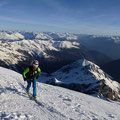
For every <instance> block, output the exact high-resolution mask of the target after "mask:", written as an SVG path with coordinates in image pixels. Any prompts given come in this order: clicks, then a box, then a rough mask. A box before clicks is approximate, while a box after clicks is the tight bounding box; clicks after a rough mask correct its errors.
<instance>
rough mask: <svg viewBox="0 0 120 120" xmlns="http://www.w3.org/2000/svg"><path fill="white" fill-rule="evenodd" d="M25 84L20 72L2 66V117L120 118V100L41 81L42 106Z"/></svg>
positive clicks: (38, 119)
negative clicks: (29, 94)
mask: <svg viewBox="0 0 120 120" xmlns="http://www.w3.org/2000/svg"><path fill="white" fill-rule="evenodd" d="M21 84H22V85H25V86H26V84H24V82H23V79H22V76H21V75H20V74H18V73H16V72H14V71H11V70H8V69H5V68H2V67H0V119H1V120H103V119H104V120H113V119H114V120H119V118H120V114H119V112H120V110H119V107H120V103H118V102H112V101H111V102H108V101H105V100H102V99H99V98H96V97H92V96H89V95H85V94H83V93H78V92H75V91H71V90H67V89H64V88H60V87H55V86H50V85H46V84H43V83H38V86H37V96H38V99H39V100H40V101H41V102H42V103H43V104H44V106H45V107H44V108H41V107H40V106H38V105H37V104H36V103H35V102H34V101H32V100H30V99H29V98H28V96H27V95H26V93H25V91H24V90H23V89H22V87H21ZM31 90H32V89H31ZM31 92H32V91H31Z"/></svg>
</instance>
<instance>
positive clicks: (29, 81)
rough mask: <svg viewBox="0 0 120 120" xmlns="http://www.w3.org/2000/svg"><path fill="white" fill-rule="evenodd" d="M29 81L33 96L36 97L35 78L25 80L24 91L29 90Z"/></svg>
mask: <svg viewBox="0 0 120 120" xmlns="http://www.w3.org/2000/svg"><path fill="white" fill-rule="evenodd" d="M31 83H32V84H33V97H36V78H34V79H33V80H30V79H28V80H27V88H26V91H27V92H29V91H30V87H31Z"/></svg>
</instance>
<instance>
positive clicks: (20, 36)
mask: <svg viewBox="0 0 120 120" xmlns="http://www.w3.org/2000/svg"><path fill="white" fill-rule="evenodd" d="M65 35H66V37H69V39H70V37H71V39H72V38H73V36H72V35H71V34H65ZM65 35H64V37H65ZM60 36H61V34H60ZM27 37H28V38H31V39H27ZM63 48H65V49H68V48H80V43H79V42H77V41H66V40H64V41H61V40H59V39H58V40H57V41H56V40H54V38H52V37H51V36H50V33H49V34H47V33H37V32H36V33H29V32H0V56H1V58H0V60H1V61H5V62H6V64H7V65H11V64H18V62H20V61H23V60H25V59H26V57H27V56H34V55H37V56H39V57H45V58H49V57H51V56H50V55H48V54H47V53H46V50H54V51H59V50H60V49H63ZM26 54H27V56H26Z"/></svg>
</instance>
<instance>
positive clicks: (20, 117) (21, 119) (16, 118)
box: [0, 113, 32, 120]
mask: <svg viewBox="0 0 120 120" xmlns="http://www.w3.org/2000/svg"><path fill="white" fill-rule="evenodd" d="M0 117H1V119H2V120H30V119H31V118H32V116H31V115H27V114H21V113H11V114H6V113H2V114H1V116H0Z"/></svg>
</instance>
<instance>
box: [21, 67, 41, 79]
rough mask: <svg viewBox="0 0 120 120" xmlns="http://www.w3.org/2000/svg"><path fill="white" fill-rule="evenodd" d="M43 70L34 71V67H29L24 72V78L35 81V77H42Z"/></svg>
mask: <svg viewBox="0 0 120 120" xmlns="http://www.w3.org/2000/svg"><path fill="white" fill-rule="evenodd" d="M40 73H41V69H40V68H39V67H38V68H37V70H36V71H34V70H33V67H32V66H29V67H27V68H26V69H25V70H24V72H23V78H25V79H33V78H34V77H36V78H38V77H39V76H40Z"/></svg>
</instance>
